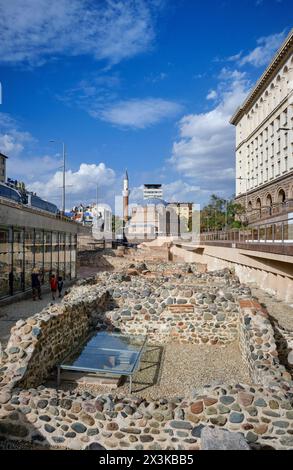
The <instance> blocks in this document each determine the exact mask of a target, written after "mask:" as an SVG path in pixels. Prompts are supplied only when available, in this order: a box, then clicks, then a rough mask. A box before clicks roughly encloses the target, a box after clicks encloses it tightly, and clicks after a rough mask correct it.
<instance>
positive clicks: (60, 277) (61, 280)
mask: <svg viewBox="0 0 293 470" xmlns="http://www.w3.org/2000/svg"><path fill="white" fill-rule="evenodd" d="M62 289H63V279H62V276H58V292H59V297H62Z"/></svg>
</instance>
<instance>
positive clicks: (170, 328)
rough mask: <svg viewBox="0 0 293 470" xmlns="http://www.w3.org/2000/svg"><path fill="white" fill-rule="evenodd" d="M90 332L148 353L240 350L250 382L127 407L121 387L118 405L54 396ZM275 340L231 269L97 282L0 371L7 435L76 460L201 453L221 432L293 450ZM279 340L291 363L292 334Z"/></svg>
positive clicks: (154, 269) (7, 356)
mask: <svg viewBox="0 0 293 470" xmlns="http://www.w3.org/2000/svg"><path fill="white" fill-rule="evenodd" d="M91 330H101V331H105V330H109V331H120V332H124V333H130V334H134V335H136V334H146V335H147V336H148V344H149V345H152V344H154V345H161V346H162V347H164V346H165V345H168V344H186V345H187V344H189V345H190V344H193V345H195V344H197V345H207V346H208V347H210V348H215V347H225V346H227V345H229V344H231V343H233V342H237V344H239V348H240V350H241V355H242V359H243V361H244V363H245V365H246V367H247V374H248V377H249V379H248V380H247V383H237V380H235V381H233V383H232V382H230V383H210V384H206V385H205V386H201V387H199V388H197V387H194V388H193V389H192V390H190V391H189V393H186V394H185V395H184V396H174V397H171V398H170V397H166V396H163V395H162V396H161V397H159V398H157V399H146V398H144V397H143V396H142V395H140V394H134V393H133V394H132V395H130V394H125V393H123V394H121V395H120V394H119V387H118V389H117V390H116V392H115V393H111V392H109V391H107V390H105V391H104V392H103V391H102V392H94V391H86V390H84V391H83V390H76V389H73V390H72V389H69V390H64V389H62V388H57V387H56V386H52V385H48V377H50V374H52V373H53V374H54V373H55V367H56V364H58V362H60V361H61V360H62V359H63V358H64V357H65V356H66V355H67V354H69V353H70V351H71V350H72V349H73V348H75V347H76V346H77V345H78V344H80V343H81V342H82V340H83V339H84V338H85V337H86V336H87V335H88V333H89V332H90V331H91ZM275 335H276V332H275V330H274V328H273V325H272V324H271V322H270V320H269V317H268V314H267V312H266V311H265V310H264V309H263V308H262V306H261V305H260V304H259V303H258V302H257V301H256V300H255V299H253V298H252V297H251V292H250V289H249V288H248V287H247V286H245V285H241V284H240V283H239V280H238V279H237V277H235V275H234V274H233V273H231V272H230V271H229V270H227V269H226V270H222V271H214V272H205V269H203V266H200V265H196V264H187V263H182V264H180V263H167V262H164V263H162V262H161V263H152V262H149V263H147V265H145V264H144V263H139V264H135V263H134V264H133V265H130V266H128V268H127V269H124V270H122V271H121V272H118V273H117V272H114V273H109V272H104V273H100V274H98V275H97V276H96V277H94V278H91V279H88V280H84V281H82V282H79V283H77V285H75V286H74V287H73V288H72V289H71V291H70V292H69V293H68V295H67V296H66V297H65V298H64V300H63V301H62V302H61V303H60V304H59V305H51V306H48V307H47V308H45V309H44V310H43V311H41V312H40V313H38V314H36V315H33V316H32V317H30V318H28V319H26V320H20V321H18V322H17V323H16V325H15V327H13V328H12V331H11V337H10V340H9V343H8V345H7V348H6V350H5V351H4V352H3V355H2V359H1V368H0V434H1V435H2V436H5V437H6V438H9V439H10V440H18V441H26V442H29V443H31V444H32V445H44V446H51V447H62V448H67V449H87V448H94V446H95V445H99V446H100V448H105V449H134V450H135V449H137V450H138V449H153V450H156V449H157V450H160V449H175V450H180V449H185V450H197V449H201V448H202V447H203V448H205V445H203V446H202V443H201V437H202V432H203V430H205V431H204V434H203V442H207V439H208V437H209V438H210V436H213V435H214V434H219V432H218V431H219V429H223V430H227V431H230V432H232V433H236V434H235V439H234V441H235V440H238V441H239V442H241V446H243V448H247V446H249V448H252V449H253V448H273V449H290V448H292V446H293V408H292V397H293V394H292V392H293V382H292V377H291V374H290V371H288V367H286V364H284V360H283V359H282V357H283V356H281V355H280V354H279V349H278V347H277V346H278V344H277V342H276V337H275ZM279 335H281V336H282V338H283V342H282V345H283V346H282V347H283V348H284V347H285V349H286V345H287V349H288V351H290V350H291V348H292V341H293V338H292V333H290V332H287V331H284V330H283V331H281V330H280V331H279ZM284 344H285V346H284ZM236 379H237V378H236ZM213 429H214V431H213V432H212V431H211V430H213ZM213 433H214V434H213ZM204 436H205V439H206V441H204ZM222 436H223V440H224V441H225V439H226V436H227V434H226V433H224V434H223V433H222ZM232 441H233V440H232ZM229 442H230V441H229Z"/></svg>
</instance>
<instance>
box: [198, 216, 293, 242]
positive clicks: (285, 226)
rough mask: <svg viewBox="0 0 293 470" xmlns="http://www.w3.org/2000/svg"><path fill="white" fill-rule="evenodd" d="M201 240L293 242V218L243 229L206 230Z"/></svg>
mask: <svg viewBox="0 0 293 470" xmlns="http://www.w3.org/2000/svg"><path fill="white" fill-rule="evenodd" d="M200 240H201V242H216V241H217V242H227V243H229V242H230V243H270V244H271V243H279V244H280V243H281V244H285V243H289V244H290V243H292V244H293V218H288V219H284V220H280V221H278V222H269V223H264V224H259V225H257V226H255V227H247V228H243V229H232V230H216V231H212V232H204V233H201V235H200Z"/></svg>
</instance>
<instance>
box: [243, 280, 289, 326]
mask: <svg viewBox="0 0 293 470" xmlns="http://www.w3.org/2000/svg"><path fill="white" fill-rule="evenodd" d="M250 287H251V292H252V295H253V296H254V297H257V298H258V301H259V302H260V303H261V304H264V305H265V306H266V308H267V310H268V312H269V315H270V316H271V317H272V319H273V320H275V321H277V322H278V323H279V325H280V326H281V327H283V328H285V329H286V330H290V331H293V305H290V304H288V303H286V302H283V301H281V300H277V299H276V297H274V296H273V295H271V294H268V293H267V292H265V291H263V290H262V289H259V288H258V287H255V286H253V287H252V286H250Z"/></svg>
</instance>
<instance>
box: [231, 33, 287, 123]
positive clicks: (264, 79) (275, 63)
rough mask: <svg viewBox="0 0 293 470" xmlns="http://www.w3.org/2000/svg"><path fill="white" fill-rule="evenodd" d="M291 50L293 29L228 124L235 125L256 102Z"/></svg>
mask: <svg viewBox="0 0 293 470" xmlns="http://www.w3.org/2000/svg"><path fill="white" fill-rule="evenodd" d="M292 48H293V28H292V29H291V31H290V33H289V34H288V36H287V38H286V39H285V41H284V42H283V44H282V46H281V47H280V49H279V50H278V52H277V53H276V55H275V56H274V58H273V60H272V62H271V63H270V65H269V66H268V67H267V69H266V70H265V71H264V73H263V74H262V76H261V77H260V79H259V80H258V81H257V83H256V85H255V87H254V88H253V89H252V90H251V92H250V93H249V95H248V97H247V98H246V100H245V101H244V102H243V104H242V105H241V106H240V107H239V108H238V109H237V110H236V111H235V113H234V114H233V116H232V117H231V119H230V124H233V125H236V124H237V123H238V122H239V120H240V119H241V117H242V116H243V114H244V112H245V111H246V110H247V109H248V108H249V107H250V106H251V105H252V104H253V103H254V102H255V101H256V99H257V98H258V96H259V95H260V93H261V92H262V91H263V89H264V88H265V87H266V86H267V84H268V82H269V80H270V79H271V78H272V76H274V74H275V73H276V70H278V69H279V67H280V65H281V64H282V63H283V62H285V61H286V59H287V57H288V55H289V53H290V51H291V49H292Z"/></svg>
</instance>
